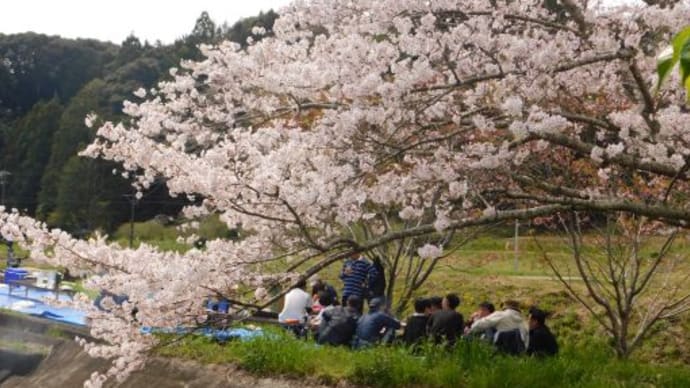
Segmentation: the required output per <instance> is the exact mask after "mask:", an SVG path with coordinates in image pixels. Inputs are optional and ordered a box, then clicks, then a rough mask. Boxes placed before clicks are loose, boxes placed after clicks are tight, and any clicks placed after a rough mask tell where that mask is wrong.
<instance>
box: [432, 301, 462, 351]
mask: <svg viewBox="0 0 690 388" xmlns="http://www.w3.org/2000/svg"><path fill="white" fill-rule="evenodd" d="M459 305H460V298H459V297H458V296H457V295H455V294H448V295H446V297H445V298H443V309H442V310H440V311H436V312H435V313H433V314H431V317H429V323H428V334H429V337H431V339H433V341H434V342H435V343H437V344H440V343H443V342H445V343H446V344H447V345H448V346H453V345H455V341H456V339H457V338H458V337H460V336H462V333H463V329H464V326H463V319H462V314H460V313H459V312H457V311H455V309H456V308H457V307H458V306H459Z"/></svg>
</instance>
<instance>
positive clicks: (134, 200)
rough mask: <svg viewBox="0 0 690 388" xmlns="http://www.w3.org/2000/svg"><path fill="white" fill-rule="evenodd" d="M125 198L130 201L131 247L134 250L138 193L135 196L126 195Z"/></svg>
mask: <svg viewBox="0 0 690 388" xmlns="http://www.w3.org/2000/svg"><path fill="white" fill-rule="evenodd" d="M124 196H125V198H127V199H128V200H129V205H130V207H129V247H130V248H133V247H134V209H135V207H136V206H137V202H139V199H138V198H137V195H136V193H134V194H125V195H124Z"/></svg>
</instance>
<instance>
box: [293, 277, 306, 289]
mask: <svg viewBox="0 0 690 388" xmlns="http://www.w3.org/2000/svg"><path fill="white" fill-rule="evenodd" d="M305 287H307V281H306V280H304V279H300V281H298V282H297V284H295V288H302V289H304V288H305Z"/></svg>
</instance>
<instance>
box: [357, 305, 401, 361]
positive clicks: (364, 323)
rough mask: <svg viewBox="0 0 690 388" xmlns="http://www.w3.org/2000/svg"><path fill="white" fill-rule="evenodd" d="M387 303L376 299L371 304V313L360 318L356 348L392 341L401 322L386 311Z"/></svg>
mask: <svg viewBox="0 0 690 388" xmlns="http://www.w3.org/2000/svg"><path fill="white" fill-rule="evenodd" d="M386 307H387V306H386V301H385V300H384V299H382V298H374V299H372V300H371V301H370V302H369V313H368V314H366V315H363V316H362V317H361V318H359V321H358V322H357V331H356V333H355V335H356V337H355V348H356V349H361V348H366V347H369V346H372V345H374V344H377V343H379V342H384V343H385V342H387V341H388V340H389V339H392V338H393V336H394V334H395V330H397V329H399V328H400V322H399V321H398V320H396V319H395V318H393V317H392V316H390V315H389V314H388V312H387V311H386Z"/></svg>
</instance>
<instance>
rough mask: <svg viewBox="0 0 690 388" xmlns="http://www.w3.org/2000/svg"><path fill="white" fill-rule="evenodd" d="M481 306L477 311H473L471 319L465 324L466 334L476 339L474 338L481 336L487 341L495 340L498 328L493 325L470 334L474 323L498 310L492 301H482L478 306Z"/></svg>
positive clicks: (469, 337)
mask: <svg viewBox="0 0 690 388" xmlns="http://www.w3.org/2000/svg"><path fill="white" fill-rule="evenodd" d="M478 307H479V308H478V309H477V311H475V312H474V313H472V315H471V316H470V320H469V321H467V323H466V324H465V336H466V337H467V338H468V339H474V338H479V339H481V340H483V341H487V342H489V343H493V342H494V335H495V334H496V329H495V328H493V327H490V328H488V329H486V330H484V331H482V332H477V333H473V334H470V328H471V327H472V324H473V323H474V322H475V321H476V320H478V319H481V318H484V317H488V316H489V315H491V314H493V313H494V311H496V308H495V307H494V305H493V303H491V302H482V303H480V304H479V306H478Z"/></svg>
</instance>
